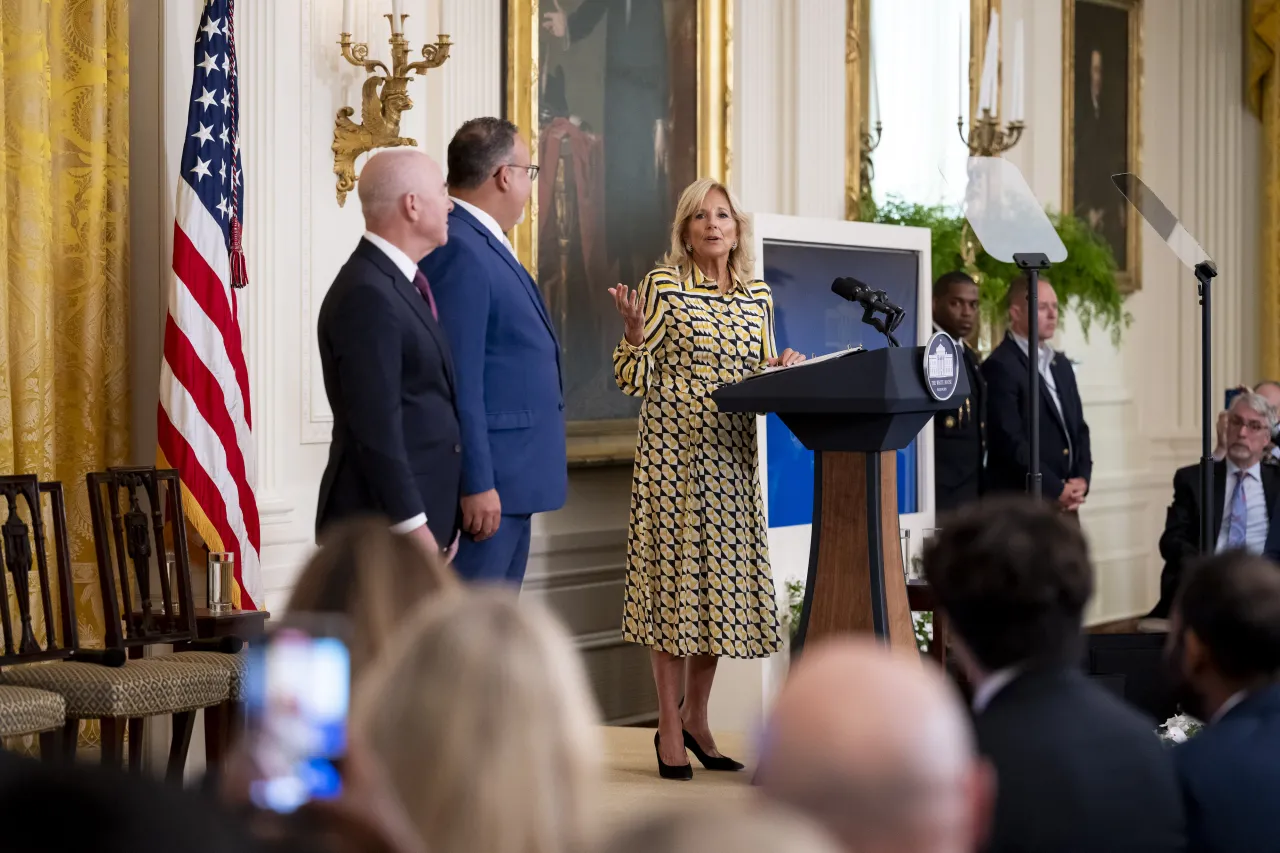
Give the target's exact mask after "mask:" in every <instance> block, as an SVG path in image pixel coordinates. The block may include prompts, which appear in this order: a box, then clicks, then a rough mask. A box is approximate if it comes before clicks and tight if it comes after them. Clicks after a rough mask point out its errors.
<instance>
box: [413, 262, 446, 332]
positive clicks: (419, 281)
mask: <svg viewBox="0 0 1280 853" xmlns="http://www.w3.org/2000/svg"><path fill="white" fill-rule="evenodd" d="M413 286H414V287H416V288H418V292H419V293H421V294H422V298H423V299H425V300H427V305H429V306H431V316H432V317H435V318H436V319H437V320H439V319H440V312H438V311H436V298H435V297H434V296H432V295H431V285H430V284H428V283H427V277H426V276H425V275H423V274H422V270H418V274H417V275H415V276H414V277H413Z"/></svg>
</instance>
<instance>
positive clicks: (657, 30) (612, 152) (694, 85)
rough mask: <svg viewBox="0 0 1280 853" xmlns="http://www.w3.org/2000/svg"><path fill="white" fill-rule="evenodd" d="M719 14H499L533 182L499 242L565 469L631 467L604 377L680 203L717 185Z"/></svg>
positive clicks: (616, 399)
mask: <svg viewBox="0 0 1280 853" xmlns="http://www.w3.org/2000/svg"><path fill="white" fill-rule="evenodd" d="M731 4H732V0H507V2H506V7H505V19H504V32H505V41H506V52H505V60H506V63H505V64H506V68H505V73H504V75H503V78H504V86H505V92H504V99H503V100H504V104H505V109H506V116H507V118H508V119H510V120H511V121H513V122H515V123H516V125H517V126H519V127H520V130H521V132H522V133H524V134H525V135H526V136H527V138H528V139H529V142H530V148H531V150H532V151H533V152H534V162H535V163H536V164H538V166H539V167H540V171H539V173H538V180H537V182H536V183H535V184H534V193H533V197H532V198H531V199H530V201H529V207H528V210H527V211H526V215H525V219H524V221H523V222H522V223H521V224H520V225H519V226H517V228H516V230H515V232H514V233H513V234H512V242H513V244H514V245H515V247H516V253H517V255H518V256H519V258H520V260H521V262H522V263H524V265H525V266H526V267H527V268H528V269H529V270H530V272H532V273H533V274H534V277H535V278H536V279H537V281H538V284H539V286H540V288H541V289H542V293H543V296H544V298H545V299H546V302H547V307H548V309H549V310H550V312H551V317H552V320H553V322H554V323H555V326H556V332H557V334H558V336H559V338H560V344H561V350H562V356H561V366H562V373H563V377H564V390H565V415H566V419H567V420H568V433H569V462H570V464H571V465H592V464H595V465H599V464H611V463H619V462H628V463H629V462H630V461H631V460H632V458H633V456H634V453H635V437H636V426H637V417H638V415H639V411H640V401H639V400H637V399H635V398H631V397H627V396H625V395H624V394H623V393H622V392H621V391H620V390H618V387H617V385H616V384H615V382H614V378H613V362H612V354H613V350H614V347H615V346H616V345H617V343H618V341H619V340H620V339H621V337H622V320H621V318H620V317H619V315H618V312H617V309H616V308H615V307H614V303H613V297H612V296H610V295H609V292H608V288H610V287H612V286H613V285H615V284H618V283H622V284H625V285H627V286H629V287H634V286H636V285H637V284H639V282H640V281H641V280H642V279H643V278H644V276H645V274H646V273H648V272H649V270H651V269H653V267H654V266H656V265H657V263H658V262H659V260H660V259H661V258H662V257H663V255H665V254H666V251H667V249H668V248H669V247H670V245H671V220H672V217H673V215H674V212H675V204H676V200H677V199H678V198H679V195H680V192H681V191H682V190H683V189H684V188H685V187H686V186H688V185H689V184H690V183H692V182H693V181H694V180H696V179H697V178H700V177H711V178H716V179H718V180H721V181H725V182H727V181H728V172H729V150H728V140H729V135H728V132H729V126H730V125H729V87H730V80H731V67H730V61H731V59H730V45H731V32H730V23H731V20H732V5H731Z"/></svg>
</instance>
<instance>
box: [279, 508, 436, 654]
mask: <svg viewBox="0 0 1280 853" xmlns="http://www.w3.org/2000/svg"><path fill="white" fill-rule="evenodd" d="M459 587H460V585H459V583H458V580H457V578H456V576H455V575H454V573H453V570H452V569H451V568H449V567H448V566H447V565H445V564H444V562H443V561H442V560H441V558H440V557H439V555H436V554H430V553H427V550H426V549H425V548H423V547H422V546H421V545H419V544H418V543H417V542H415V541H414V540H412V539H410V538H409V537H407V536H401V535H400V534H398V533H392V532H391V529H390V527H389V526H388V522H387V521H386V520H385V519H380V518H362V519H353V520H350V521H345V522H342V523H341V524H337V525H335V526H334V527H333V528H332V529H331V530H328V531H326V533H325V535H323V536H322V537H321V540H320V550H319V551H317V552H316V554H315V556H313V557H312V558H311V561H310V562H309V563H307V567H306V568H305V569H303V570H302V575H301V577H299V578H298V582H297V584H296V585H295V586H294V588H293V595H292V596H290V598H289V607H288V611H289V613H341V614H343V615H345V616H346V617H347V618H348V619H349V620H350V626H349V627H350V634H349V638H348V645H349V647H350V649H351V672H352V675H353V676H355V677H359V676H361V675H363V673H364V671H365V669H366V668H367V667H368V666H369V664H371V663H372V662H373V660H374V659H375V658H376V657H377V656H378V654H379V653H380V652H381V651H382V649H383V648H384V647H385V646H386V645H387V643H388V641H389V640H390V639H391V637H392V635H393V634H394V633H395V631H396V629H397V628H398V627H399V626H400V624H401V623H402V622H404V621H405V619H406V618H407V617H408V616H409V614H410V613H412V612H413V609H414V607H415V606H416V605H417V604H418V603H420V602H421V601H422V600H423V599H426V598H432V597H434V596H436V595H438V594H440V593H441V592H444V591H446V590H454V589H458V588H459Z"/></svg>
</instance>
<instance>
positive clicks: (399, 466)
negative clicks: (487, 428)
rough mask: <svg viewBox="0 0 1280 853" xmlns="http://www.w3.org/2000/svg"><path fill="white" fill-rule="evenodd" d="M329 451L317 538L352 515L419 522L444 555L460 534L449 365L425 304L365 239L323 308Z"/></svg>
mask: <svg viewBox="0 0 1280 853" xmlns="http://www.w3.org/2000/svg"><path fill="white" fill-rule="evenodd" d="M319 337H320V364H321V366H322V368H323V370H324V390H325V393H326V394H327V395H328V397H329V406H330V408H331V409H332V410H333V443H332V444H331V445H330V446H329V464H328V466H327V467H326V468H325V472H324V478H323V479H322V480H321V481H320V505H319V508H318V509H317V511H316V530H317V532H319V531H320V530H322V529H323V528H324V527H325V526H326V525H328V524H330V523H331V522H334V521H337V520H338V519H341V518H345V517H348V516H352V515H362V514H378V515H383V516H386V517H387V518H388V519H389V520H390V521H392V522H400V521H405V520H407V519H410V518H412V517H414V516H415V515H417V514H419V513H425V514H426V516H427V524H428V526H429V527H430V528H431V532H432V534H434V535H435V538H436V542H438V543H439V544H440V546H441V547H442V548H443V547H446V546H447V545H448V544H449V543H450V542H452V541H453V538H454V533H455V532H456V531H457V529H458V512H459V509H458V499H459V493H460V484H461V480H462V439H461V433H460V431H459V429H458V415H457V409H456V406H455V392H454V378H453V360H452V356H451V355H450V353H449V343H448V340H447V339H446V338H445V335H444V332H443V331H442V330H441V329H440V326H439V325H438V324H437V323H436V321H435V319H434V318H433V317H432V316H431V310H430V308H429V307H428V306H427V303H426V300H424V299H423V298H422V295H421V294H420V293H418V291H417V289H416V288H415V287H414V286H413V284H412V283H411V282H410V281H409V280H408V279H406V278H405V276H404V274H403V273H402V272H401V271H400V270H399V268H397V267H396V265H395V264H394V263H393V262H392V261H391V259H390V258H388V257H387V256H386V255H385V254H384V253H383V252H382V250H381V249H379V248H377V247H376V246H374V245H373V244H372V243H370V242H369V241H367V240H361V241H360V245H359V246H357V247H356V250H355V252H354V253H353V254H352V255H351V258H350V259H349V260H348V261H347V263H346V264H345V265H344V266H343V267H342V269H341V270H340V271H339V272H338V277H337V278H336V279H334V282H333V286H332V287H331V288H330V289H329V292H328V293H327V294H326V295H325V298H324V303H323V304H322V305H321V306H320V322H319Z"/></svg>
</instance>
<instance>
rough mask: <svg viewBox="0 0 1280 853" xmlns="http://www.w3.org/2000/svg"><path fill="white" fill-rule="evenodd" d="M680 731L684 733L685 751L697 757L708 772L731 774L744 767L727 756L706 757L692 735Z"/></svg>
mask: <svg viewBox="0 0 1280 853" xmlns="http://www.w3.org/2000/svg"><path fill="white" fill-rule="evenodd" d="M681 731H682V732H684V747H685V749H687V750H689V751H690V752H692V753H693V754H694V755H696V756H698V761H700V762H702V766H703V767H705V768H707V769H708V770H728V771H731V772H733V771H738V770H741V769H743V768H744V767H745V766H746V765H745V764H743V763H741V762H739V761H734V760H733V759H732V758H730V757H729V756H727V755H718V756H717V755H707V754H706V753H705V752H703V751H702V747H700V746H698V741H697V740H695V739H694V737H693V735H691V734H689V733H688V732H687V731H684V730H683V729H681Z"/></svg>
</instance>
